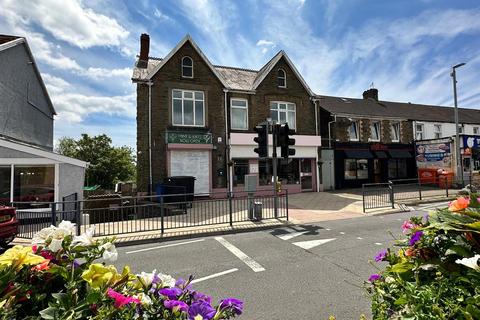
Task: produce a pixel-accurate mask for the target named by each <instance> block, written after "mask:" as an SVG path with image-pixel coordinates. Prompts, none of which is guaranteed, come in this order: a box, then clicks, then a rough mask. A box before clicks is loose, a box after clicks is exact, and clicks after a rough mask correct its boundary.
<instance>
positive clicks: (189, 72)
mask: <svg viewBox="0 0 480 320" xmlns="http://www.w3.org/2000/svg"><path fill="white" fill-rule="evenodd" d="M182 77H184V78H193V60H192V58H190V57H183V58H182Z"/></svg>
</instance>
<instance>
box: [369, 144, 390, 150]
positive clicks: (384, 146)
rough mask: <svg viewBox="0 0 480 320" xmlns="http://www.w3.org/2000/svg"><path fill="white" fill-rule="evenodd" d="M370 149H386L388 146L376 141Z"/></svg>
mask: <svg viewBox="0 0 480 320" xmlns="http://www.w3.org/2000/svg"><path fill="white" fill-rule="evenodd" d="M370 150H372V151H386V150H388V147H387V146H386V145H384V144H381V143H375V144H372V145H371V146H370Z"/></svg>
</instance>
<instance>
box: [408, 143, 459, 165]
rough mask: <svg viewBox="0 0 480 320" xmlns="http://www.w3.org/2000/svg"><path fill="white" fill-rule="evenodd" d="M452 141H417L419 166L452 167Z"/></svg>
mask: <svg viewBox="0 0 480 320" xmlns="http://www.w3.org/2000/svg"><path fill="white" fill-rule="evenodd" d="M451 148H452V143H451V141H450V140H449V141H445V142H427V141H425V142H419V141H417V142H416V143H415V152H416V160H417V167H418V168H438V169H439V168H450V167H451V166H452V152H451Z"/></svg>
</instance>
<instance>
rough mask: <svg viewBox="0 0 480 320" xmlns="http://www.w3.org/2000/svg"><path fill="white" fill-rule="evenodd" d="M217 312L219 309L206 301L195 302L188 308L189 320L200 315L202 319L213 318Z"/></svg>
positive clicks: (209, 319)
mask: <svg viewBox="0 0 480 320" xmlns="http://www.w3.org/2000/svg"><path fill="white" fill-rule="evenodd" d="M216 313H217V311H216V310H215V309H214V308H212V306H211V305H210V304H208V303H206V302H204V301H199V302H194V303H192V305H191V306H190V308H188V320H194V319H195V317H196V316H198V315H200V316H201V317H202V318H201V319H202V320H211V319H212V318H213V317H214V316H215V314H216Z"/></svg>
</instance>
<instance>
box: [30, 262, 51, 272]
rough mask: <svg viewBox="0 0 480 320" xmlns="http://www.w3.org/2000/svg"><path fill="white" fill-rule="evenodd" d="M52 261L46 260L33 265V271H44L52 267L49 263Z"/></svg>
mask: <svg viewBox="0 0 480 320" xmlns="http://www.w3.org/2000/svg"><path fill="white" fill-rule="evenodd" d="M49 263H50V260H45V261H43V262H42V263H39V264H37V265H36V266H33V267H32V269H31V270H32V271H44V270H48V269H50V266H49V265H48V264H49Z"/></svg>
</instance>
